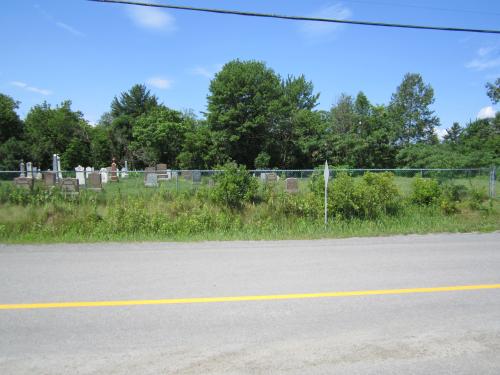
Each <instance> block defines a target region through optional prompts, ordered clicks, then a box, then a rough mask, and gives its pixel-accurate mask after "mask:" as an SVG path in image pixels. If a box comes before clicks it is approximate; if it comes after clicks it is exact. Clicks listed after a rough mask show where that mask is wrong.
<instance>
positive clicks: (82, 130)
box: [25, 100, 90, 168]
mask: <svg viewBox="0 0 500 375" xmlns="http://www.w3.org/2000/svg"><path fill="white" fill-rule="evenodd" d="M25 131H26V138H27V142H28V144H29V154H30V156H31V158H32V159H33V162H35V165H36V164H40V165H41V166H42V168H49V167H50V168H51V167H52V154H61V163H62V164H63V165H65V167H66V168H74V167H76V165H69V164H68V163H69V161H65V160H64V158H63V157H62V154H63V153H64V152H65V151H66V148H67V147H68V146H69V144H70V143H71V142H72V140H73V138H76V142H83V143H87V144H88V143H90V137H89V132H88V124H87V123H86V121H85V120H84V118H83V114H82V113H81V112H79V111H73V110H72V109H71V101H69V100H67V101H64V102H62V103H61V105H59V106H56V107H55V108H52V107H51V106H50V105H49V104H47V102H44V103H42V104H41V105H36V106H34V107H33V108H31V109H30V111H29V113H28V115H27V116H26V120H25ZM82 157H83V155H82ZM72 162H74V160H72ZM86 162H88V160H83V159H82V160H80V161H78V162H77V164H82V163H86Z"/></svg>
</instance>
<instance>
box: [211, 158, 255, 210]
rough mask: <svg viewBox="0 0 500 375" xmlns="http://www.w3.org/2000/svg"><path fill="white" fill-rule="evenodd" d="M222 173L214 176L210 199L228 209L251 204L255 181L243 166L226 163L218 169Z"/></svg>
mask: <svg viewBox="0 0 500 375" xmlns="http://www.w3.org/2000/svg"><path fill="white" fill-rule="evenodd" d="M220 169H221V170H222V171H223V173H219V174H217V175H216V176H215V187H214V189H213V192H212V197H213V199H214V201H215V202H217V203H220V204H223V205H226V206H228V207H230V208H241V207H242V206H243V204H244V203H246V202H251V201H252V200H253V199H254V197H255V195H256V193H257V187H258V185H257V180H256V179H255V178H254V177H252V176H251V175H250V173H248V171H247V170H246V168H245V166H243V165H240V166H238V165H237V164H236V163H227V164H225V165H224V166H222V167H220Z"/></svg>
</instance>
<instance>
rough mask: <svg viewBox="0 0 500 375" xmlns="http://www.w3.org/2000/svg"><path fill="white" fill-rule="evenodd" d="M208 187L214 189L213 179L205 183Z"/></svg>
mask: <svg viewBox="0 0 500 375" xmlns="http://www.w3.org/2000/svg"><path fill="white" fill-rule="evenodd" d="M207 185H208V187H214V186H215V181H214V179H213V178H209V179H208V182H207Z"/></svg>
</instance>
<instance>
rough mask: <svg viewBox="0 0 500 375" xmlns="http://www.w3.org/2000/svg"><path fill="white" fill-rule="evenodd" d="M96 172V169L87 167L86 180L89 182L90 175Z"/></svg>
mask: <svg viewBox="0 0 500 375" xmlns="http://www.w3.org/2000/svg"><path fill="white" fill-rule="evenodd" d="M92 172H94V167H87V168H85V180H88V178H89V174H91V173H92Z"/></svg>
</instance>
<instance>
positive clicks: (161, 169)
mask: <svg viewBox="0 0 500 375" xmlns="http://www.w3.org/2000/svg"><path fill="white" fill-rule="evenodd" d="M156 174H157V175H158V181H162V180H163V181H164V180H170V178H171V174H170V171H169V170H167V165H166V164H157V165H156Z"/></svg>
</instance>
